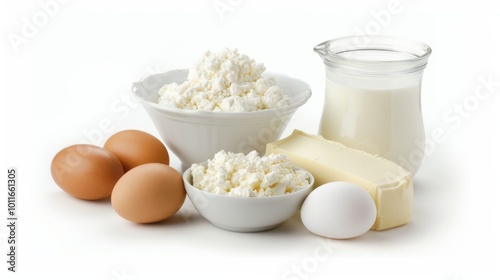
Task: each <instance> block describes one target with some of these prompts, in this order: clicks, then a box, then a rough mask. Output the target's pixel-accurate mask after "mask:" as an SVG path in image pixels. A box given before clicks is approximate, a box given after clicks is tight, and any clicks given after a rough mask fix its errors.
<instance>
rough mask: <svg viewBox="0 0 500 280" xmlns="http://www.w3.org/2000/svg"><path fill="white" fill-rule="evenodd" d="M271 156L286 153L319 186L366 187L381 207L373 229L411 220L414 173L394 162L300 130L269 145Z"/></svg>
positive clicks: (267, 151)
mask: <svg viewBox="0 0 500 280" xmlns="http://www.w3.org/2000/svg"><path fill="white" fill-rule="evenodd" d="M271 153H281V154H285V155H286V156H287V157H288V158H289V159H290V160H291V161H292V162H293V163H294V164H296V165H298V166H300V167H302V168H304V169H306V170H308V171H309V172H311V174H312V175H313V176H314V180H315V187H316V186H319V185H322V184H325V183H328V182H333V181H346V182H352V183H355V184H358V185H359V186H361V187H363V188H364V189H365V190H366V191H368V192H369V193H370V195H371V196H372V198H373V200H374V201H375V204H376V206H377V219H376V221H375V224H374V225H373V227H372V229H373V230H385V229H389V228H393V227H397V226H401V225H404V224H407V223H408V222H409V221H410V219H411V216H412V208H413V180H412V177H411V173H410V172H408V171H407V170H405V169H403V168H402V167H400V166H399V165H397V164H395V163H393V162H392V161H389V160H386V159H384V158H381V157H379V156H376V155H372V154H368V153H366V152H363V151H359V150H355V149H352V148H349V147H346V146H344V145H342V144H340V143H338V142H334V141H329V140H326V139H324V138H323V137H321V136H317V135H310V134H307V133H305V132H302V131H300V130H295V131H294V132H293V133H292V134H291V135H290V136H289V137H287V138H284V139H281V140H278V141H276V142H272V143H269V144H267V146H266V154H271Z"/></svg>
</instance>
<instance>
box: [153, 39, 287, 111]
mask: <svg viewBox="0 0 500 280" xmlns="http://www.w3.org/2000/svg"><path fill="white" fill-rule="evenodd" d="M265 70H266V68H265V67H264V64H262V63H258V62H256V61H255V60H254V59H251V58H250V57H249V56H247V55H245V54H241V53H239V52H238V50H236V49H235V50H230V49H224V50H222V51H220V52H216V53H214V52H210V51H207V52H206V53H205V54H204V55H203V56H202V57H201V58H200V59H199V60H198V61H197V62H196V64H195V65H194V66H193V67H191V69H189V74H188V77H187V80H186V81H185V82H183V83H180V84H178V83H175V82H173V83H169V84H166V85H164V86H163V87H162V88H161V89H160V90H159V92H158V95H159V98H158V103H159V104H163V105H168V106H173V107H176V108H180V109H190V110H202V111H212V112H253V111H259V110H266V109H274V108H283V107H286V106H288V105H290V99H289V98H288V96H286V95H285V94H284V93H283V91H282V90H281V88H280V87H279V86H278V85H277V84H276V81H275V80H274V78H272V77H263V76H262V74H263V73H264V71H265Z"/></svg>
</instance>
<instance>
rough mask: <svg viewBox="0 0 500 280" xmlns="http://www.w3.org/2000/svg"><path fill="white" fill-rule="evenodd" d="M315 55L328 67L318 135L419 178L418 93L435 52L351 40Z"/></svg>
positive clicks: (402, 43) (388, 41)
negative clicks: (375, 156)
mask: <svg viewBox="0 0 500 280" xmlns="http://www.w3.org/2000/svg"><path fill="white" fill-rule="evenodd" d="M314 51H315V52H317V53H318V54H319V55H320V57H321V58H322V59H323V61H324V63H325V67H326V88H325V102H324V107H323V113H322V117H321V122H320V127H319V134H320V135H322V136H323V137H325V138H326V139H330V140H335V141H337V142H340V143H343V144H344V145H346V146H349V147H351V148H355V149H359V150H364V151H366V152H369V153H371V154H377V155H380V156H382V157H384V158H386V159H389V160H391V161H393V162H395V163H397V164H399V165H400V166H402V167H403V168H405V169H407V170H408V171H410V172H411V173H412V174H413V175H415V173H416V172H417V170H418V169H419V167H420V164H421V162H422V159H423V156H424V147H425V132H424V125H423V119H422V111H421V102H420V88H421V82H422V74H423V71H424V69H425V67H426V65H427V60H428V59H429V56H430V55H431V48H430V47H429V46H427V45H425V44H423V43H419V42H414V41H411V40H406V39H402V38H395V37H387V36H365V37H357V36H353V37H343V38H338V39H333V40H329V41H326V42H323V43H321V44H319V45H317V46H316V47H315V48H314Z"/></svg>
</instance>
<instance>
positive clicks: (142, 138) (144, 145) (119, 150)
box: [104, 130, 170, 172]
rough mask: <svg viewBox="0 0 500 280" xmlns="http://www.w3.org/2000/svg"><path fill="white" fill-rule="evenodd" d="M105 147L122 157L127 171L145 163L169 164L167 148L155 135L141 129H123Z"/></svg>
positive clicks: (119, 157) (110, 138) (121, 159)
mask: <svg viewBox="0 0 500 280" xmlns="http://www.w3.org/2000/svg"><path fill="white" fill-rule="evenodd" d="M104 149H106V150H108V151H110V152H112V153H113V154H115V155H116V156H117V157H118V159H120V161H121V163H122V165H123V169H124V170H125V172H127V171H129V170H130V169H132V168H134V167H136V166H139V165H141V164H145V163H151V162H157V163H163V164H167V165H168V164H169V162H170V158H169V154H168V151H167V148H165V146H164V145H163V143H162V142H161V141H160V140H158V139H157V138H156V137H154V136H153V135H151V134H149V133H146V132H144V131H140V130H123V131H120V132H117V133H115V134H113V135H112V136H111V137H109V139H108V140H107V141H106V143H104Z"/></svg>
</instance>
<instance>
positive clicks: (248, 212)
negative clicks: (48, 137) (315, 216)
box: [183, 151, 314, 232]
mask: <svg viewBox="0 0 500 280" xmlns="http://www.w3.org/2000/svg"><path fill="white" fill-rule="evenodd" d="M183 178H184V187H185V188H186V192H187V194H188V196H189V199H190V200H191V202H192V203H193V205H194V206H195V208H196V209H197V210H198V212H199V213H200V214H201V215H202V216H203V217H204V218H205V219H207V220H208V221H210V222H211V223H212V224H213V225H215V226H217V227H220V228H222V229H226V230H230V231H238V232H256V231H263V230H269V229H272V228H275V227H277V226H278V225H280V224H281V223H283V222H285V221H286V220H288V219H290V218H291V217H292V216H293V215H294V214H295V213H296V212H297V210H298V209H300V206H301V205H302V202H303V201H304V199H305V198H306V197H307V195H308V194H309V193H310V192H311V191H312V186H313V184H314V178H313V177H312V175H311V174H310V173H309V172H308V171H306V170H304V169H301V168H299V167H297V166H294V165H292V163H291V161H290V160H288V159H287V158H286V156H284V155H281V154H275V155H268V156H262V157H259V156H258V154H257V152H255V151H254V152H250V153H248V154H247V155H245V154H243V153H230V152H225V151H220V152H218V153H217V154H216V155H215V156H214V158H213V159H211V160H209V161H208V162H205V163H201V164H193V165H192V166H191V168H189V169H187V170H186V171H185V172H184V174H183Z"/></svg>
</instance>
